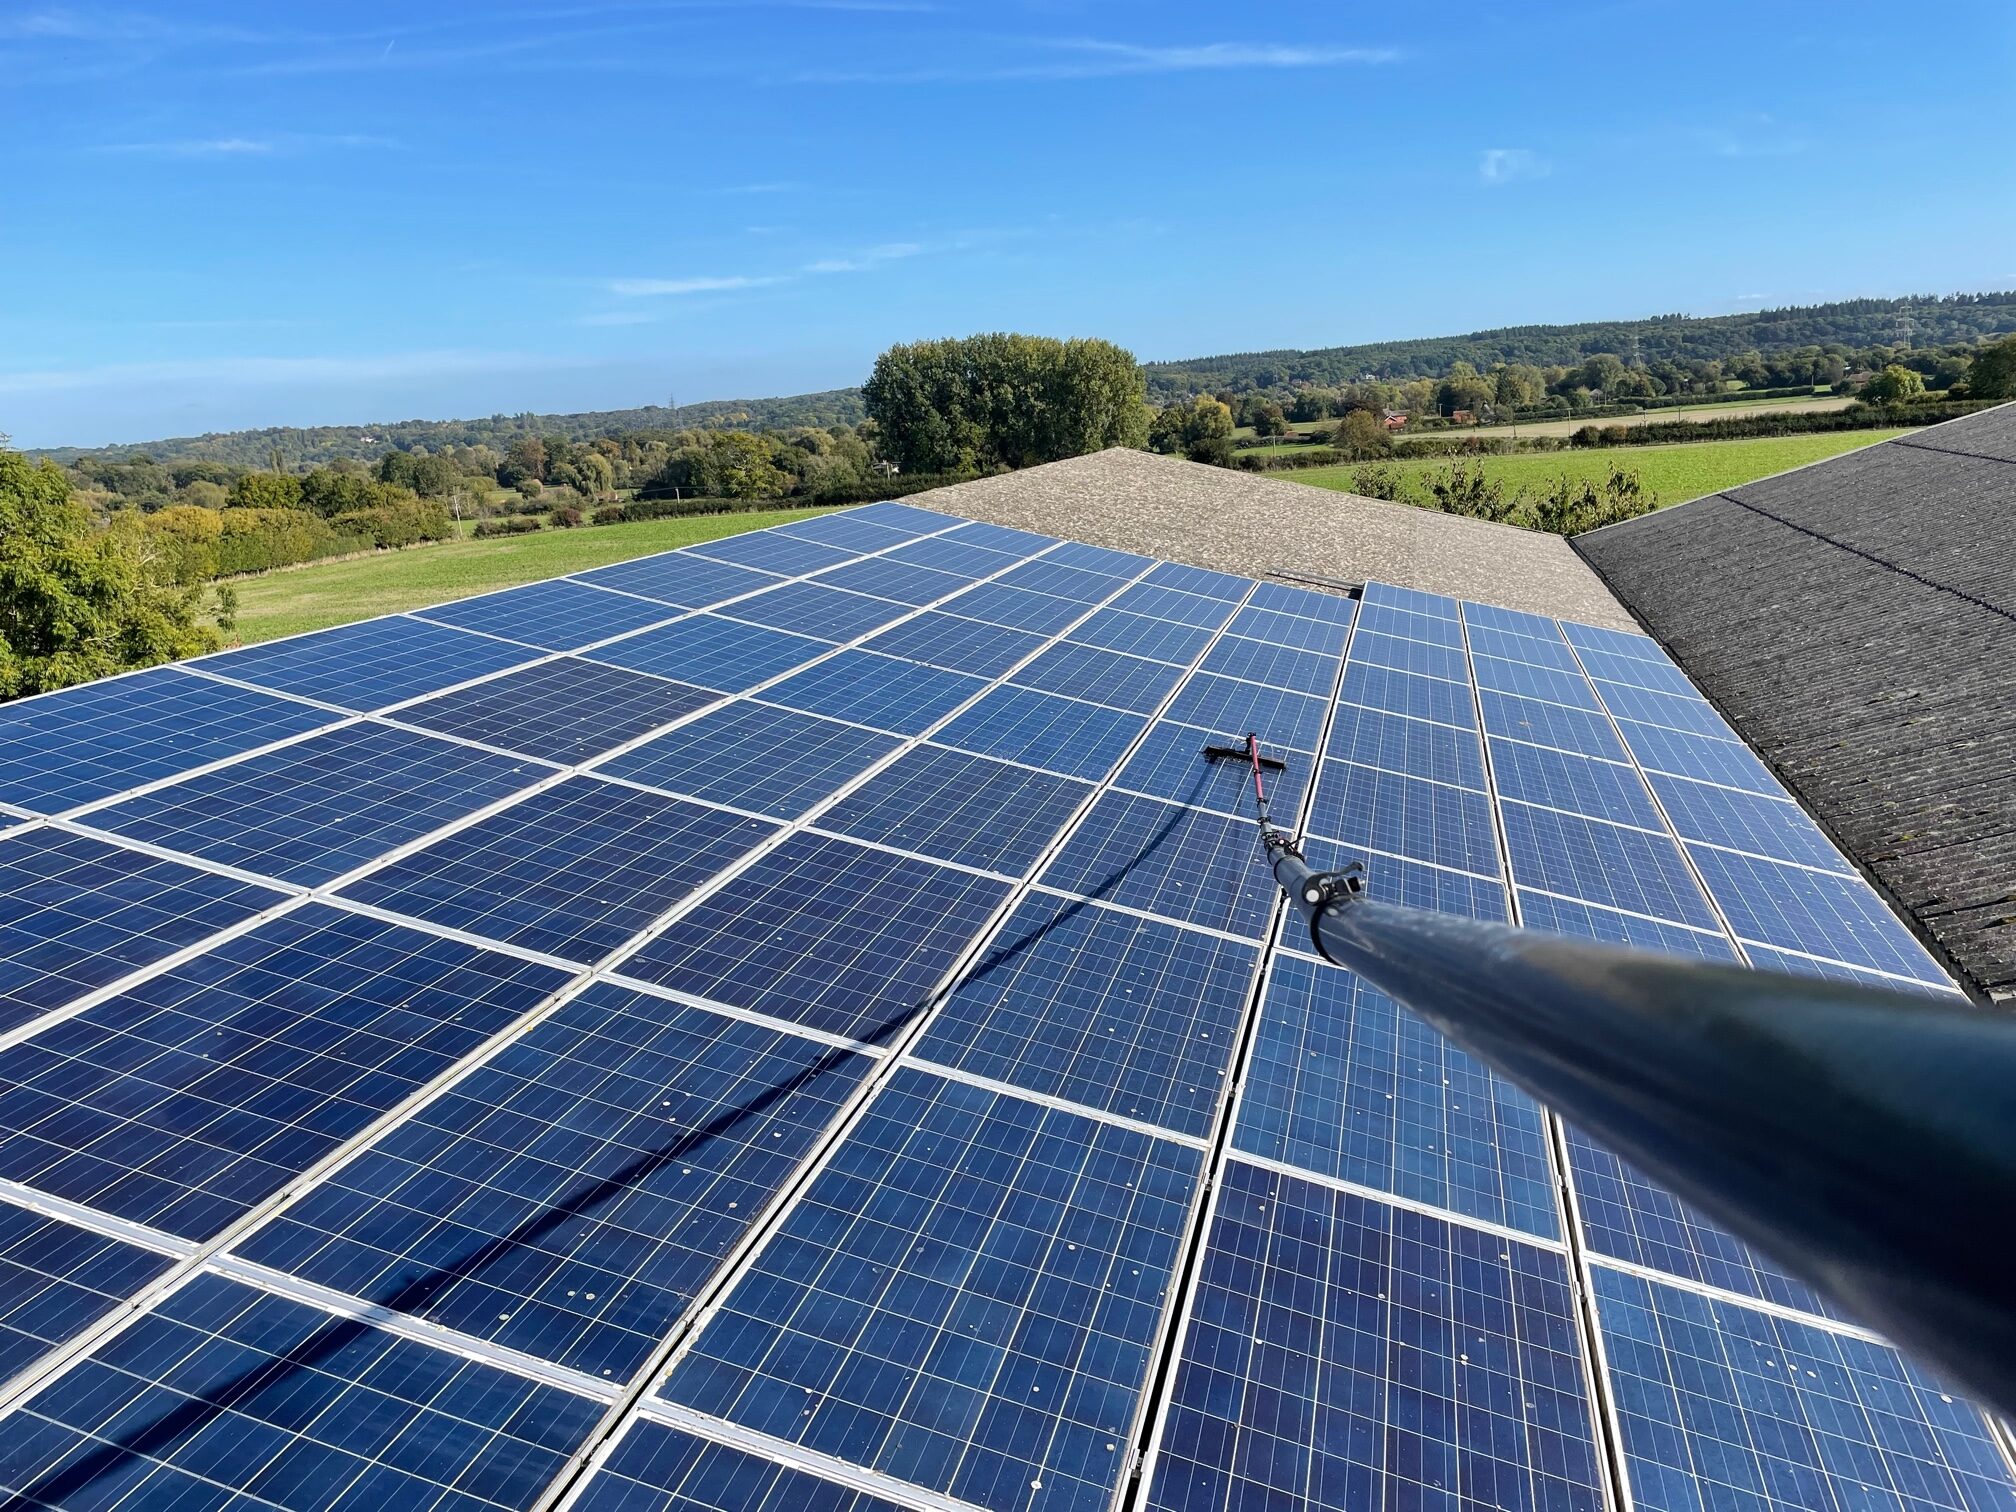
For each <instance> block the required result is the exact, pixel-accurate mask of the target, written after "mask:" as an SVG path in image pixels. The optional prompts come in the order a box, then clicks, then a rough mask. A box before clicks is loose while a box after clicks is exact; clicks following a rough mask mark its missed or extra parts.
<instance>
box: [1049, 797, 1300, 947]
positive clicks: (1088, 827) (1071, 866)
mask: <svg viewBox="0 0 2016 1512" xmlns="http://www.w3.org/2000/svg"><path fill="white" fill-rule="evenodd" d="M1038 880H1039V881H1041V882H1042V883H1044V884H1045V885H1046V886H1049V887H1054V888H1057V889H1058V890H1060V891H1062V892H1068V893H1074V894H1077V895H1078V896H1080V897H1087V898H1098V899H1101V900H1103V901H1105V902H1109V903H1118V904H1121V905H1123V906H1125V907H1128V908H1138V909H1141V910H1142V911H1144V912H1147V913H1155V914H1162V915H1164V916H1166V917H1168V918H1172V919H1182V920H1186V921H1188V922H1189V923H1192V924H1202V925H1205V926H1206V927H1208V928H1211V929H1222V930H1226V931H1228V932H1230V933H1232V934H1241V935H1252V936H1258V935H1259V934H1260V933H1261V932H1262V931H1263V930H1264V929H1265V928H1266V925H1267V916H1268V914H1269V912H1270V911H1271V910H1272V908H1273V904H1274V897H1275V888H1274V879H1273V878H1272V876H1270V875H1269V874H1268V872H1267V870H1266V868H1265V867H1264V866H1263V865H1261V861H1260V841H1259V837H1258V836H1257V835H1256V834H1255V833H1254V829H1253V824H1252V821H1251V820H1243V821H1242V820H1238V819H1234V818H1231V817H1230V816H1228V815H1224V814H1212V813H1206V812H1204V811H1202V810H1199V809H1192V808H1178V807H1177V806H1175V805H1174V804H1169V803H1161V802H1158V801H1157V800H1155V799H1153V798H1139V797H1136V796H1134V795H1133V794H1131V793H1108V794H1107V795H1106V796H1105V797H1103V798H1101V799H1100V800H1099V801H1098V802H1097V803H1096V804H1094V805H1093V807H1092V811H1091V813H1090V814H1088V815H1087V816H1086V818H1085V820H1084V822H1083V823H1081V824H1080V825H1079V826H1078V827H1077V828H1076V829H1075V830H1073V831H1072V833H1071V838H1070V839H1069V840H1067V841H1066V842H1065V844H1064V848H1063V850H1062V851H1060V852H1059V853H1058V856H1057V859H1056V860H1055V861H1053V862H1051V863H1050V865H1049V866H1048V867H1047V868H1046V869H1045V870H1044V872H1043V873H1042V875H1041V877H1039V878H1038Z"/></svg>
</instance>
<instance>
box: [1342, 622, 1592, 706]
mask: <svg viewBox="0 0 2016 1512" xmlns="http://www.w3.org/2000/svg"><path fill="white" fill-rule="evenodd" d="M1429 623H1431V624H1439V625H1448V626H1449V628H1450V629H1451V630H1454V631H1455V632H1456V634H1457V635H1458V637H1459V640H1460V637H1461V635H1462V630H1461V628H1460V627H1459V626H1456V625H1453V624H1450V622H1449V621H1448V620H1432V621H1429ZM1373 624H1374V620H1373V617H1372V611H1371V610H1367V611H1366V612H1365V613H1364V614H1361V615H1360V616H1359V617H1358V630H1357V633H1356V634H1355V635H1353V636H1352V638H1351V660H1352V661H1353V662H1354V663H1356V662H1365V663H1367V664H1369V665H1371V666H1374V667H1391V668H1393V670H1395V671H1396V672H1413V673H1416V674H1418V675H1419V676H1422V677H1439V678H1441V679H1443V680H1444V681H1445V682H1458V683H1467V682H1468V681H1469V680H1470V673H1469V671H1468V670H1467V669H1466V667H1465V664H1464V659H1463V647H1462V645H1461V644H1460V643H1459V644H1457V645H1455V646H1439V645H1436V644H1434V643H1433V642H1431V641H1423V640H1407V639H1405V638H1404V637H1401V636H1398V635H1381V634H1379V633H1378V632H1377V631H1376V630H1374V629H1373ZM1592 701H1593V700H1592Z"/></svg>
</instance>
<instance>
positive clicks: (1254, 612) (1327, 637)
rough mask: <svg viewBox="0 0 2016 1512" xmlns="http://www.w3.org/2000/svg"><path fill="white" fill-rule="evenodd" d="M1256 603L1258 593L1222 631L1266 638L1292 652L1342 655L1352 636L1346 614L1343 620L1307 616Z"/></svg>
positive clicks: (1229, 633)
mask: <svg viewBox="0 0 2016 1512" xmlns="http://www.w3.org/2000/svg"><path fill="white" fill-rule="evenodd" d="M1258 605H1259V595H1258V594H1255V595H1254V598H1253V602H1252V603H1249V604H1248V605H1247V606H1246V607H1245V608H1244V609H1241V610H1240V611H1239V612H1238V613H1237V614H1235V615H1233V616H1232V622H1231V623H1230V624H1229V625H1227V626H1226V627H1225V633H1226V634H1227V635H1243V636H1246V637H1248V638H1249V639H1252V640H1257V641H1265V642H1266V643H1267V644H1268V645H1270V646H1286V647H1287V648H1288V649H1289V650H1291V651H1313V652H1315V653H1316V654H1317V655H1319V656H1342V655H1343V654H1344V642H1345V641H1346V640H1348V639H1349V638H1350V635H1351V628H1350V627H1351V620H1350V617H1349V616H1348V615H1347V616H1345V617H1344V618H1342V619H1306V618H1304V617H1302V616H1300V615H1295V614H1283V613H1281V612H1280V611H1279V610H1275V609H1263V608H1260V607H1258Z"/></svg>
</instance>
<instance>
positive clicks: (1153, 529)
mask: <svg viewBox="0 0 2016 1512" xmlns="http://www.w3.org/2000/svg"><path fill="white" fill-rule="evenodd" d="M904 502H905V503H906V504H918V505H922V506H923V507H924V508H926V509H940V510H944V511H946V512H947V513H950V514H959V515H964V516H965V517H966V518H968V519H971V520H990V521H992V522H994V523H995V524H998V525H1012V526H1014V527H1016V528H1018V529H1021V530H1035V531H1040V532H1042V533H1043V534H1045V535H1054V536H1064V537H1066V538H1067V539H1070V540H1074V541H1089V542H1091V543H1092V544H1093V545H1095V546H1111V547H1115V548H1118V549H1119V550H1122V551H1138V552H1144V553H1146V554H1147V555H1149V556H1156V557H1165V558H1167V559H1169V560H1171V561H1177V562H1189V563H1192V564H1194V565H1196V566H1199V567H1213V568H1216V569H1217V570H1219V571H1221V572H1236V573H1239V574H1241V575H1242V576H1245V577H1256V578H1264V577H1267V576H1268V575H1270V574H1272V573H1276V572H1289V573H1306V574H1311V575H1314V576H1316V577H1324V578H1334V579H1337V580H1340V581H1343V582H1350V583H1362V582H1364V581H1366V580H1367V579H1370V578H1376V579H1378V580H1379V581H1380V582H1383V583H1397V584H1400V585H1402V586H1404V587H1408V588H1420V589H1424V590H1426V591H1427V592H1430V593H1448V594H1453V595H1455V596H1456V597H1458V598H1467V599H1475V600H1478V601H1480V602H1483V603H1487V604H1500V605H1503V606H1504V607H1505V608H1508V609H1524V610H1526V611H1528V612H1530V613H1533V614H1545V615H1549V616H1552V617H1554V618H1558V619H1570V620H1581V621H1583V622H1584V623H1586V624H1592V625H1609V626H1612V627H1615V628H1618V629H1625V630H1635V629H1636V628H1637V625H1636V622H1635V621H1633V620H1632V618H1631V616H1630V615H1629V614H1628V613H1627V612H1626V611H1625V609H1624V607H1623V606H1622V605H1621V604H1619V603H1618V602H1617V600H1616V599H1615V598H1614V597H1613V596H1612V595H1611V593H1610V591H1609V589H1607V588H1605V587H1604V586H1603V582H1602V580H1601V579H1600V578H1598V577H1597V575H1596V574H1595V573H1594V572H1592V571H1590V569H1589V568H1588V566H1587V565H1586V564H1585V563H1584V562H1583V561H1582V560H1581V558H1579V557H1578V556H1577V555H1576V554H1575V552H1574V550H1573V549H1572V548H1571V547H1570V546H1569V545H1568V543H1567V541H1565V540H1563V539H1562V538H1561V537H1560V536H1555V535H1545V534H1542V533H1540V532H1538V531H1532V530H1521V529H1519V528H1517V527H1516V526H1512V525H1494V524H1492V523H1490V522H1489V521H1487V520H1472V519H1466V518H1464V517H1463V516H1460V515H1445V514H1438V513H1436V512H1435V511H1433V510H1427V509H1416V508H1413V507H1411V506H1409V505H1405V504H1389V503H1386V502H1385V501H1383V500H1380V499H1364V498H1360V497H1359V496H1358V495H1356V494H1346V493H1337V492H1334V491H1332V490H1330V489H1326V488H1312V487H1310V486H1309V485H1308V484H1305V483H1283V482H1280V481H1278V480H1276V479H1273V478H1259V477H1254V476H1253V475H1252V474H1250V473H1240V472H1232V471H1228V470H1227V469H1225V468H1222V467H1206V466H1202V465H1200V464H1198V463H1195V462H1185V461H1181V460H1179V459H1177V458H1174V457H1159V456H1154V455H1152V454H1150V453H1148V452H1138V451H1125V450H1121V449H1117V448H1116V449H1115V450H1112V451H1103V452H1095V453H1093V454H1092V455H1091V456H1086V457H1074V458H1072V459H1071V460H1069V461H1066V462H1052V463H1050V464H1048V465H1047V466H1043V467H1031V468H1025V469H1024V470H1023V471H1021V472H1014V473H1005V474H1003V475H1001V476H999V477H993V478H982V479H980V480H978V481H977V482H973V483H959V484H955V485H953V486H952V487H950V488H939V489H933V490H931V491H930V492H928V493H921V494H912V495H911V496H910V497H909V498H907V499H905V500H904Z"/></svg>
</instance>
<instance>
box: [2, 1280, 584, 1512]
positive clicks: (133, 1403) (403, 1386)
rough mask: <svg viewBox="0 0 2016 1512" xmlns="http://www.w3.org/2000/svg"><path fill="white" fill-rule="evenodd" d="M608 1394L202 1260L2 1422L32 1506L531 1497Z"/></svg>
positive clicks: (22, 1492) (317, 1509) (465, 1506)
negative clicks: (258, 1284) (318, 1303)
mask: <svg viewBox="0 0 2016 1512" xmlns="http://www.w3.org/2000/svg"><path fill="white" fill-rule="evenodd" d="M602 1411H603V1408H602V1404H601V1403H600V1402H597V1401H595V1400H593V1399H592V1398H589V1397H583V1396H576V1395H574V1394H573V1393H571V1392H567V1391H562V1390H560V1389H559V1388H557V1387H553V1386H546V1385H541V1384H538V1383H536V1382H533V1381H529V1380H527V1379H525V1378H524V1377H522V1376H517V1375H511V1374H508V1373H506V1372H505V1371H502V1370H499V1369H497V1368H496V1367H495V1366H491V1365H484V1364H480V1363H478V1362H476V1361H473V1360H469V1359H465V1358H464V1357H463V1356H461V1355H459V1354H451V1353H449V1352H448V1351H446V1350H441V1349H435V1348H433V1347H431V1346H430V1345H426V1344H421V1343H418V1342H415V1341H414V1340H412V1339H408V1338H403V1337H401V1336H399V1335H396V1334H390V1333H385V1332H382V1331H380V1330H378V1329H376V1328H373V1327H372V1326H371V1325H370V1324H368V1323H363V1322H359V1321H356V1320H354V1319H349V1318H339V1317H336V1316H334V1315H332V1314H330V1313H325V1312H323V1311H321V1310H320V1309H318V1308H312V1307H308V1306H306V1305H304V1304H302V1303H299V1302H294V1301H290V1300H287V1299H285V1298H281V1297H277V1296H273V1295H271V1294H269V1293H266V1292H261V1291H256V1290H254V1289H253V1288H251V1287H249V1286H245V1285H242V1284H240V1283H238V1282H235V1281H229V1280H226V1279H225V1278H223V1277H221V1276H217V1275H199V1276H197V1277H195V1278H194V1279H193V1280H191V1281H190V1282H189V1283H188V1284H187V1285H185V1286H183V1287H181V1288H180V1289H179V1290H177V1291H176V1292H175V1293H173V1294H172V1295H171V1296H170V1297H169V1298H168V1299H167V1300H166V1301H164V1302H163V1303H161V1305H160V1306H158V1307H156V1308H155V1309H153V1310H152V1311H151V1312H149V1313H147V1314H146V1315H145V1316H144V1317H142V1318H141V1319H140V1321H139V1322H137V1323H135V1324H134V1325H133V1326H131V1327H130V1328H127V1329H125V1330H123V1331H121V1332H120V1333H117V1334H114V1335H113V1336H112V1337H111V1338H109V1339H107V1340H106V1341H105V1342H104V1343H102V1344H100V1345H98V1346H97V1348H96V1349H94V1350H93V1351H92V1352H91V1354H90V1355H89V1356H88V1357H86V1358H85V1359H84V1360H83V1361H81V1362H80V1363H78V1364H77V1365H75V1366H73V1367H72V1368H71V1369H70V1370H68V1371H67V1372H65V1373H64V1374H63V1375H61V1376H59V1377H57V1378H56V1379H55V1380H54V1381H52V1382H50V1383H49V1384H48V1385H47V1386H44V1387H43V1388H42V1389H41V1390H40V1391H38V1392H37V1393H36V1394H35V1395H34V1396H32V1397H30V1398H29V1399H28V1401H27V1402H26V1403H25V1405H23V1406H22V1407H20V1408H18V1409H17V1410H16V1411H15V1412H14V1413H13V1414H12V1415H10V1416H9V1417H8V1418H7V1419H6V1421H5V1425H4V1427H0V1434H4V1435H5V1437H6V1441H7V1448H6V1450H5V1451H4V1456H5V1458H4V1462H0V1474H4V1476H5V1478H6V1482H7V1484H8V1485H9V1486H10V1487H11V1488H12V1489H13V1491H14V1493H15V1494H16V1496H18V1497H19V1498H20V1499H21V1505H23V1506H52V1507H54V1506H64V1507H83V1506H111V1505H114V1504H118V1505H126V1506H139V1505H146V1506H158V1507H177V1508H183V1507H225V1506H229V1507H234V1508H236V1507H254V1506H257V1507H279V1508H285V1509H289V1512H324V1509H327V1508H331V1507H337V1506H343V1507H426V1508H428V1509H430V1512H479V1509H482V1508H514V1509H515V1508H522V1507H526V1506H529V1505H530V1504H531V1503H532V1501H533V1500H534V1499H535V1498H536V1497H537V1496H538V1494H539V1492H540V1491H541V1490H542V1489H544V1487H545V1486H546V1484H547V1483H548V1482H549V1481H551V1480H552V1479H553V1478H554V1477H555V1476H557V1475H558V1474H559V1473H560V1471H561V1470H562V1469H563V1468H564V1467H565V1466H566V1463H567V1460H568V1457H569V1456H570V1455H571V1454H573V1453H574V1451H575V1450H576V1449H577V1448H578V1446H579V1445H580V1444H581V1443H582V1442H583V1441H585V1440H586V1438H587V1437H588V1434H589V1431H590V1430H591V1429H592V1428H593V1427H594V1425H595V1421H596V1419H597V1418H599V1417H600V1416H601V1414H602Z"/></svg>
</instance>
